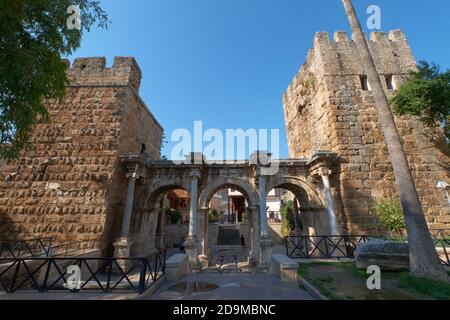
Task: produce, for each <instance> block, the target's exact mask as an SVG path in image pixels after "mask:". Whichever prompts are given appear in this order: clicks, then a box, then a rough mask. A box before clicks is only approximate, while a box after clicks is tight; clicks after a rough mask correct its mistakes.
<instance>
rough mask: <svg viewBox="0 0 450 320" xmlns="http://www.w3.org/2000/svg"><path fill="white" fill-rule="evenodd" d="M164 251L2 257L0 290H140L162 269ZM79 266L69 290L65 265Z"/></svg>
mask: <svg viewBox="0 0 450 320" xmlns="http://www.w3.org/2000/svg"><path fill="white" fill-rule="evenodd" d="M165 256H166V253H165V251H163V252H158V253H155V254H154V255H152V256H150V257H148V258H113V257H109V258H58V257H47V258H30V259H25V258H10V259H7V258H2V259H0V264H1V263H7V265H8V267H5V268H4V269H3V270H0V290H3V291H4V292H6V293H15V292H17V291H36V292H49V291H51V292H55V291H56V292H58V291H66V292H73V293H78V292H100V293H111V292H136V293H139V294H142V293H143V292H144V291H146V290H147V289H148V288H150V287H151V286H152V285H153V284H154V283H155V282H156V281H157V280H158V279H160V278H161V277H162V276H163V275H164V272H165V267H166V265H165V260H166V259H165ZM69 266H77V267H78V268H79V270H80V278H79V285H78V286H77V288H76V289H72V290H70V287H69V286H68V279H69V278H70V277H71V276H72V274H69V273H68V272H67V271H68V267H69Z"/></svg>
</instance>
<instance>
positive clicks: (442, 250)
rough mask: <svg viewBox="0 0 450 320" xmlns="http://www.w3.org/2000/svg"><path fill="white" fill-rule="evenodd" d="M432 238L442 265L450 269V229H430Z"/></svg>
mask: <svg viewBox="0 0 450 320" xmlns="http://www.w3.org/2000/svg"><path fill="white" fill-rule="evenodd" d="M430 233H431V237H432V238H433V240H434V245H435V246H436V250H437V252H438V255H439V259H441V261H442V263H443V264H444V265H446V266H449V267H450V229H430Z"/></svg>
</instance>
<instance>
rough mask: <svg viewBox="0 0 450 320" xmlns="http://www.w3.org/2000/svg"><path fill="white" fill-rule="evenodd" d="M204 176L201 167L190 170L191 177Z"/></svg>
mask: <svg viewBox="0 0 450 320" xmlns="http://www.w3.org/2000/svg"><path fill="white" fill-rule="evenodd" d="M201 176H202V174H201V172H200V169H191V171H190V172H189V177H191V178H197V179H200V177H201Z"/></svg>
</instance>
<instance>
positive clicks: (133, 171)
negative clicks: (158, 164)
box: [125, 163, 146, 180]
mask: <svg viewBox="0 0 450 320" xmlns="http://www.w3.org/2000/svg"><path fill="white" fill-rule="evenodd" d="M145 176H146V172H145V168H144V167H143V166H140V165H139V164H137V163H136V164H130V165H127V168H126V171H125V177H127V178H128V179H130V180H138V179H139V178H144V177H145Z"/></svg>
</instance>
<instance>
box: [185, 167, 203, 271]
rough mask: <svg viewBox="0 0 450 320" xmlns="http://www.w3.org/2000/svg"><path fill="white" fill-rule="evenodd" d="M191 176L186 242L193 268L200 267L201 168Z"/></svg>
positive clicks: (192, 172) (193, 171)
mask: <svg viewBox="0 0 450 320" xmlns="http://www.w3.org/2000/svg"><path fill="white" fill-rule="evenodd" d="M190 177H191V190H190V191H191V193H190V198H191V207H190V211H189V234H188V236H187V238H186V241H185V242H184V247H185V250H186V253H187V254H188V256H189V262H190V264H191V267H192V268H199V266H200V265H199V261H198V235H197V224H198V222H197V203H198V199H197V193H198V180H199V178H200V171H199V170H192V171H191V173H190Z"/></svg>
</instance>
